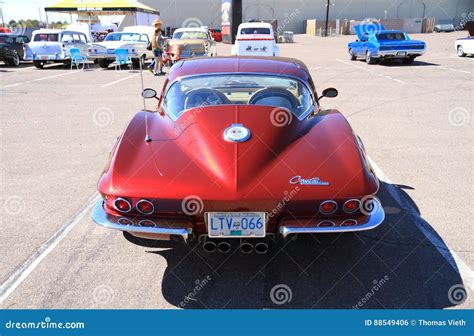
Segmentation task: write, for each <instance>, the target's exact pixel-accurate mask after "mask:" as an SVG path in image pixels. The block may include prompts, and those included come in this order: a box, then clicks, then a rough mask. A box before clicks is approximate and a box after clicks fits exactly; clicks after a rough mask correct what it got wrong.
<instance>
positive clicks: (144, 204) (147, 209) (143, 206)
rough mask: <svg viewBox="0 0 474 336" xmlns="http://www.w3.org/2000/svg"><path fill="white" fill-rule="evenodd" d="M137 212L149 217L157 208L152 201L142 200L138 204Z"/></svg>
mask: <svg viewBox="0 0 474 336" xmlns="http://www.w3.org/2000/svg"><path fill="white" fill-rule="evenodd" d="M137 210H138V212H140V213H142V214H144V215H149V214H151V213H153V211H155V207H154V206H153V203H151V202H150V201H147V200H143V199H142V200H140V201H138V202H137Z"/></svg>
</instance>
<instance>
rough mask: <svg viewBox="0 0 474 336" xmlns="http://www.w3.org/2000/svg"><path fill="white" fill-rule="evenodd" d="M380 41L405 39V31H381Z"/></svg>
mask: <svg viewBox="0 0 474 336" xmlns="http://www.w3.org/2000/svg"><path fill="white" fill-rule="evenodd" d="M377 39H378V40H379V41H405V35H404V34H403V33H380V34H377Z"/></svg>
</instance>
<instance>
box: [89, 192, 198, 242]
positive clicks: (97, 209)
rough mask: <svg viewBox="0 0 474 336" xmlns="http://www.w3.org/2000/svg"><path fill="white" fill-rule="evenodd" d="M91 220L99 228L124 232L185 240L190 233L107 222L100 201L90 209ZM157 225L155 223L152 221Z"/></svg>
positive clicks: (101, 201) (182, 230) (185, 230)
mask: <svg viewBox="0 0 474 336" xmlns="http://www.w3.org/2000/svg"><path fill="white" fill-rule="evenodd" d="M91 217H92V220H93V221H94V222H95V223H96V224H97V225H100V226H103V227H105V228H108V229H114V230H120V231H126V232H142V233H156V234H163V235H172V236H181V237H183V238H184V239H185V240H186V239H187V238H188V237H189V234H190V233H192V230H191V229H189V230H188V229H183V228H163V227H147V226H135V225H121V224H117V223H114V222H111V221H110V220H109V218H108V217H109V215H108V214H107V213H106V212H105V210H104V207H103V200H102V199H100V200H99V201H97V203H96V205H95V206H94V209H92V214H91ZM153 222H154V223H155V224H157V223H156V222H155V221H153Z"/></svg>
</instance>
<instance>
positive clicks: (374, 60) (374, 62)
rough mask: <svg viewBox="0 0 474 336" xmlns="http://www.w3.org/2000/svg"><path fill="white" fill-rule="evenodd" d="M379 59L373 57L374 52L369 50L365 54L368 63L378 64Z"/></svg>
mask: <svg viewBox="0 0 474 336" xmlns="http://www.w3.org/2000/svg"><path fill="white" fill-rule="evenodd" d="M378 61H379V60H378V59H376V58H373V57H372V53H371V52H370V51H367V53H366V54H365V62H367V64H377V63H378Z"/></svg>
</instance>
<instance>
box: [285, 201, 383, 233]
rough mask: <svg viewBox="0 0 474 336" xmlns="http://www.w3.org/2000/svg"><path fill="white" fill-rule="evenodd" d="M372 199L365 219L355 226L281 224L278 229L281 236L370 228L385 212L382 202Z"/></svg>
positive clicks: (373, 226)
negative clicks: (296, 225) (291, 225)
mask: <svg viewBox="0 0 474 336" xmlns="http://www.w3.org/2000/svg"><path fill="white" fill-rule="evenodd" d="M373 201H374V203H375V204H374V205H375V206H374V208H373V209H372V212H371V213H370V214H369V215H368V219H367V221H366V222H365V223H361V224H359V225H356V226H334V227H317V226H316V227H287V226H285V225H281V226H280V228H279V231H280V233H281V235H282V236H283V237H287V236H288V235H290V234H300V233H338V232H353V231H364V230H371V229H374V228H376V227H377V226H379V225H380V224H381V223H382V222H383V220H384V219H385V212H384V211H383V208H382V204H380V201H379V200H377V199H375V198H374V200H373Z"/></svg>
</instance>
